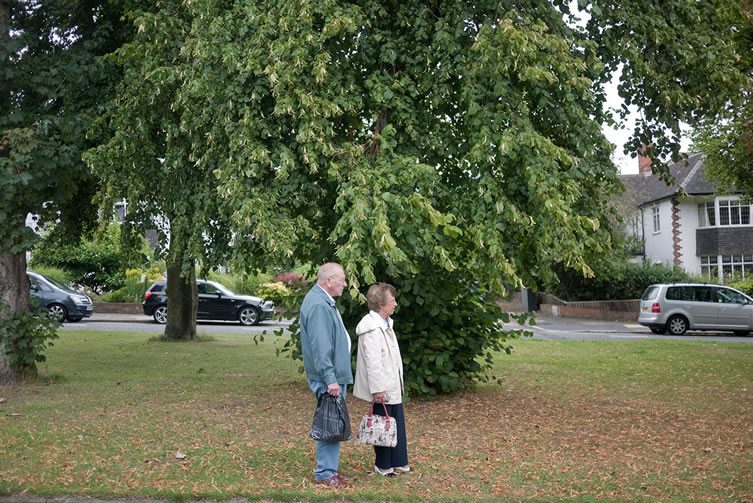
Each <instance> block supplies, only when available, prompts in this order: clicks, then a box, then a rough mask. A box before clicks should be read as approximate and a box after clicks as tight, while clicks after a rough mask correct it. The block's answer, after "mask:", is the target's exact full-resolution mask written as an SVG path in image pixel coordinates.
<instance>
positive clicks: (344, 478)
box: [335, 472, 353, 484]
mask: <svg viewBox="0 0 753 503" xmlns="http://www.w3.org/2000/svg"><path fill="white" fill-rule="evenodd" d="M335 477H337V478H338V479H340V482H345V483H346V484H350V483H351V482H353V478H352V477H348V476H347V475H343V474H342V472H337V473H335Z"/></svg>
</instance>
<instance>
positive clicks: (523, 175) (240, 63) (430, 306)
mask: <svg viewBox="0 0 753 503" xmlns="http://www.w3.org/2000/svg"><path fill="white" fill-rule="evenodd" d="M513 7H514V6H513V5H510V6H509V7H508V8H502V7H501V6H500V5H499V3H498V2H475V3H474V4H465V3H457V2H437V3H433V4H426V3H424V2H400V3H398V2H386V3H385V2H359V3H358V4H350V3H348V4H343V3H342V2H335V1H320V2H283V1H268V2H253V3H251V2H213V1H199V2H192V4H191V8H193V9H195V11H194V12H193V16H194V21H193V28H192V30H191V32H190V35H189V37H188V38H187V41H186V44H185V46H184V47H183V50H184V51H185V52H186V53H187V54H188V55H189V56H188V57H189V59H190V60H191V61H192V62H193V65H194V67H195V68H199V69H201V72H198V73H195V74H194V76H193V78H192V79H191V85H190V86H189V88H187V89H186V90H185V92H184V93H183V97H182V99H181V106H180V109H181V110H188V111H190V112H189V113H187V116H190V117H191V118H192V119H193V121H192V122H191V126H190V127H188V128H187V129H186V134H187V135H189V136H190V137H191V138H192V139H193V143H192V144H193V145H194V146H196V147H197V148H196V149H195V150H194V151H193V154H194V156H195V158H196V160H197V163H198V164H201V165H206V166H213V167H214V168H215V174H216V176H217V178H218V180H219V191H220V194H221V195H222V197H223V199H224V201H225V204H228V205H229V206H231V207H233V208H234V209H235V210H236V213H235V215H234V218H233V220H232V223H233V227H234V229H235V231H236V233H237V235H238V236H245V237H246V239H243V240H238V242H237V243H236V245H237V246H236V251H237V253H238V255H237V259H238V260H244V259H245V260H247V261H248V262H249V263H258V261H259V259H260V254H259V252H260V251H262V252H271V253H274V252H275V251H277V252H280V251H285V250H291V252H292V254H294V255H295V256H296V257H298V258H304V259H310V260H312V261H315V262H317V261H320V260H323V259H333V260H339V261H340V262H341V263H342V264H343V265H344V266H345V268H346V270H347V272H348V276H349V282H350V284H351V289H350V292H349V295H348V296H347V297H349V300H350V302H348V299H346V304H347V306H346V314H348V315H350V316H351V318H354V317H356V316H358V315H359V314H362V313H363V309H364V307H363V304H362V300H363V299H362V295H361V293H362V292H363V290H364V288H365V287H366V286H367V285H368V284H370V283H372V282H374V281H377V280H387V281H391V282H393V283H394V284H396V286H397V287H398V289H399V293H400V303H401V306H402V311H401V313H400V320H401V334H402V336H403V338H404V354H405V359H406V362H407V364H408V366H409V367H408V368H410V369H411V371H410V373H409V375H408V379H409V380H408V385H409V386H410V387H411V388H412V389H414V390H416V391H419V392H423V393H435V392H446V391H452V390H457V389H460V388H462V387H464V386H466V385H467V384H468V383H469V382H471V381H472V380H473V379H476V378H479V377H482V375H483V373H484V371H485V370H486V368H487V365H488V363H489V362H490V361H491V351H493V350H498V349H503V348H507V345H506V342H505V341H506V339H507V338H508V337H509V336H510V335H513V332H512V331H510V330H507V329H505V327H503V326H502V324H501V323H500V319H502V320H506V319H509V318H506V317H505V315H503V314H501V313H500V311H499V309H498V307H497V306H496V304H495V302H494V300H495V296H496V295H497V294H499V293H503V292H504V289H505V287H517V286H519V285H520V284H521V283H522V282H525V283H527V284H541V283H543V282H545V281H547V280H551V279H552V278H553V274H552V272H551V265H552V264H553V263H557V262H565V263H567V264H568V265H570V266H572V267H578V268H581V269H587V268H588V261H589V258H590V257H592V256H593V255H595V254H598V253H603V252H604V251H605V250H606V249H607V248H606V247H607V246H608V236H607V234H606V232H605V231H604V229H603V227H601V226H600V219H601V218H603V217H604V215H605V213H606V212H607V210H606V204H605V203H606V201H607V198H608V196H609V194H610V192H611V190H612V187H613V181H614V178H615V176H616V174H615V171H614V169H613V167H612V166H611V164H610V162H609V153H610V147H609V145H608V143H607V142H606V140H605V139H604V138H603V136H602V135H601V133H600V126H599V123H598V121H594V120H593V116H594V114H600V113H601V106H600V102H599V100H598V96H597V95H595V94H594V93H593V92H592V90H591V84H592V82H593V80H594V79H596V78H597V76H598V74H599V73H598V72H599V70H600V69H601V64H600V62H599V60H598V58H597V57H596V54H595V51H594V47H593V46H590V45H588V44H586V43H579V42H578V41H577V37H576V34H575V33H573V32H572V30H571V29H570V28H569V27H568V25H567V24H566V23H565V22H564V21H563V19H562V15H561V14H560V13H559V12H558V11H557V10H556V9H552V8H551V7H547V8H546V9H542V10H541V11H540V12H539V11H537V10H536V9H534V10H533V11H530V12H529V9H527V8H513ZM201 138H206V139H207V140H206V141H203V140H201ZM270 218H274V220H272V221H269V219H270ZM271 226H275V227H276V228H279V229H280V231H279V232H277V233H276V234H275V235H274V239H270V238H269V237H268V236H269V234H270V231H269V229H270V228H272V227H271ZM296 237H298V239H295V238H296ZM483 357H485V358H486V359H485V360H484V358H483Z"/></svg>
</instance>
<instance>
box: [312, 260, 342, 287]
mask: <svg viewBox="0 0 753 503" xmlns="http://www.w3.org/2000/svg"><path fill="white" fill-rule="evenodd" d="M340 272H342V273H343V274H345V270H344V269H343V266H341V265H340V264H338V263H337V262H327V263H326V264H322V265H321V266H320V267H319V271H318V272H317V273H316V282H317V283H324V282H325V281H326V280H327V278H331V277H333V276H335V275H336V274H337V273H340Z"/></svg>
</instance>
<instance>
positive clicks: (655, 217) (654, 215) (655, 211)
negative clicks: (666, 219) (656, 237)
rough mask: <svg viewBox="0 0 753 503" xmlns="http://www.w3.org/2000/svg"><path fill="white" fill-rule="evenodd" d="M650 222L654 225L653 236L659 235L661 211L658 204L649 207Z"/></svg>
mask: <svg viewBox="0 0 753 503" xmlns="http://www.w3.org/2000/svg"><path fill="white" fill-rule="evenodd" d="M651 221H652V222H653V224H654V234H659V233H660V232H661V211H660V210H659V205H658V204H655V205H653V206H652V207H651Z"/></svg>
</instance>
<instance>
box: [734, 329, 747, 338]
mask: <svg viewBox="0 0 753 503" xmlns="http://www.w3.org/2000/svg"><path fill="white" fill-rule="evenodd" d="M734 333H735V335H737V336H739V337H745V336H746V335H748V334H749V333H750V331H749V330H735V332H734Z"/></svg>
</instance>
